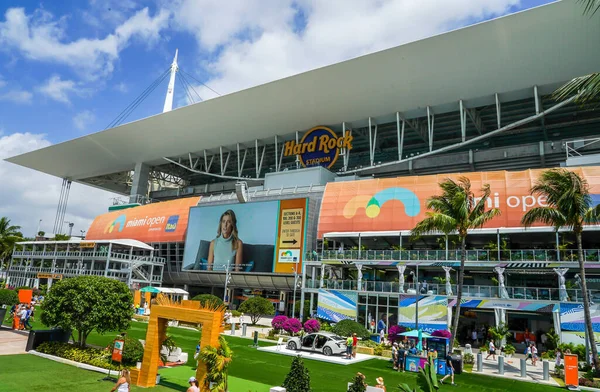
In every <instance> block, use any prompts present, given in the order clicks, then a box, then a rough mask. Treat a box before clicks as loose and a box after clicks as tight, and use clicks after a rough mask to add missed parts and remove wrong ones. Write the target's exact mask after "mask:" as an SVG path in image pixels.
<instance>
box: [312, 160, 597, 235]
mask: <svg viewBox="0 0 600 392" xmlns="http://www.w3.org/2000/svg"><path fill="white" fill-rule="evenodd" d="M569 170H572V171H574V172H576V173H578V174H579V175H580V176H581V177H582V178H584V179H585V180H587V182H588V183H589V185H590V193H591V197H592V204H594V205H597V204H600V167H577V168H571V169H569ZM542 171H543V170H525V171H515V172H512V171H510V172H509V171H495V172H476V173H453V174H439V175H429V176H413V177H398V178H379V179H370V180H360V181H340V182H329V183H328V184H327V187H326V188H325V194H324V195H323V202H322V203H321V212H320V214H319V230H318V236H319V238H322V237H323V234H326V233H331V232H366V231H401V230H411V229H412V228H413V227H415V225H416V224H417V223H418V222H420V221H421V220H423V218H425V217H426V213H427V209H426V207H425V206H426V203H427V199H429V198H430V197H431V196H433V195H436V194H439V193H440V186H439V183H440V182H442V181H444V180H445V179H447V178H450V179H452V180H454V181H456V180H458V179H459V178H461V177H466V178H468V179H469V180H470V181H471V186H472V188H473V189H474V190H475V193H479V192H478V190H479V189H481V188H482V187H483V186H484V185H485V184H489V185H490V189H491V194H490V197H489V198H488V199H487V201H486V207H487V208H498V209H500V211H501V212H502V214H501V215H500V216H498V217H496V218H494V219H493V220H491V221H490V222H489V223H488V224H486V225H485V227H486V228H500V227H520V226H521V218H522V217H523V215H524V214H525V213H526V212H527V211H528V210H530V209H531V208H533V207H540V206H542V207H543V206H546V199H545V198H544V197H543V196H532V195H531V194H530V192H529V191H530V189H531V186H532V185H534V184H535V183H536V181H537V179H538V177H539V176H540V174H541V173H542Z"/></svg>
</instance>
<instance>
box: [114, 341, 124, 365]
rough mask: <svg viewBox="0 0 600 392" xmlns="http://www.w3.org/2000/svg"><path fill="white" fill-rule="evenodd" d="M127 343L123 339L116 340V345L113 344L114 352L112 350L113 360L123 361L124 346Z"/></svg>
mask: <svg viewBox="0 0 600 392" xmlns="http://www.w3.org/2000/svg"><path fill="white" fill-rule="evenodd" d="M124 345H125V341H123V340H119V339H117V340H115V342H114V345H113V352H112V360H113V361H115V362H121V360H122V358H123V346H124Z"/></svg>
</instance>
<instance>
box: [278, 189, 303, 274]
mask: <svg viewBox="0 0 600 392" xmlns="http://www.w3.org/2000/svg"><path fill="white" fill-rule="evenodd" d="M306 212H307V208H306V199H292V200H281V202H280V203H279V222H278V223H277V227H278V232H277V243H276V245H275V246H276V252H275V254H276V257H275V263H274V267H273V272H280V273H293V272H294V270H293V268H295V267H298V272H300V270H301V269H302V253H303V250H304V228H305V225H306V218H307V216H306Z"/></svg>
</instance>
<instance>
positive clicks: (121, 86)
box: [114, 82, 129, 93]
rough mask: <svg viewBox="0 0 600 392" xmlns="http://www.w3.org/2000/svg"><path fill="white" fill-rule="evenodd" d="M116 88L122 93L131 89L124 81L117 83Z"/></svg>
mask: <svg viewBox="0 0 600 392" xmlns="http://www.w3.org/2000/svg"><path fill="white" fill-rule="evenodd" d="M114 89H115V90H117V91H118V92H120V93H126V92H128V91H129V87H127V85H126V84H125V83H123V82H121V83H119V84H116V85H115V86H114Z"/></svg>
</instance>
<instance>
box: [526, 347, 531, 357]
mask: <svg viewBox="0 0 600 392" xmlns="http://www.w3.org/2000/svg"><path fill="white" fill-rule="evenodd" d="M527 354H528V355H529V354H531V347H527Z"/></svg>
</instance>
